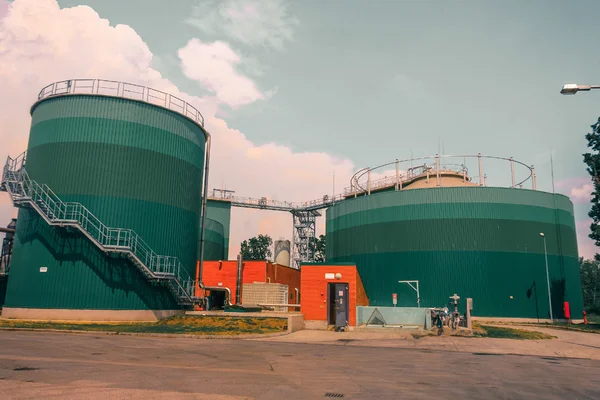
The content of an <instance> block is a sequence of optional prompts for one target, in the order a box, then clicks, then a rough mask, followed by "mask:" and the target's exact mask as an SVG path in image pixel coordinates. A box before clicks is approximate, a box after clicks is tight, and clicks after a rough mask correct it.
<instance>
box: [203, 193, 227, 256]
mask: <svg viewBox="0 0 600 400" xmlns="http://www.w3.org/2000/svg"><path fill="white" fill-rule="evenodd" d="M230 222H231V202H229V201H220V200H208V201H207V202H206V233H205V236H204V241H205V243H204V244H205V247H204V259H205V260H209V261H220V260H227V258H228V256H229V228H230ZM200 223H202V220H200ZM197 257H198V259H200V238H199V239H198V255H197Z"/></svg>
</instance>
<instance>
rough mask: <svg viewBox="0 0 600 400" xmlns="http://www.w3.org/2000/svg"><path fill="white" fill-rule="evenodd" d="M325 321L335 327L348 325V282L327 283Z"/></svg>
mask: <svg viewBox="0 0 600 400" xmlns="http://www.w3.org/2000/svg"><path fill="white" fill-rule="evenodd" d="M327 285H328V287H327V289H328V290H327V294H328V296H327V301H328V307H327V323H328V324H329V325H333V326H335V327H336V328H341V327H345V326H348V309H349V306H348V302H349V299H348V284H347V283H328V284H327Z"/></svg>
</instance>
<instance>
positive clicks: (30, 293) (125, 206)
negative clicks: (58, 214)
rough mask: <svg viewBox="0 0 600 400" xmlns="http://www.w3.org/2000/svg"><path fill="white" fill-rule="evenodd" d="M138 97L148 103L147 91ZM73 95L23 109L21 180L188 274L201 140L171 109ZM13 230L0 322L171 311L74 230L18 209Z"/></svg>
mask: <svg viewBox="0 0 600 400" xmlns="http://www.w3.org/2000/svg"><path fill="white" fill-rule="evenodd" d="M121 85H122V84H120V85H119V88H123V86H121ZM121 90H123V89H121ZM143 90H144V92H143V94H144V95H146V99H150V97H149V96H148V90H151V89H146V88H144V89H143ZM67 91H68V90H67ZM73 92H74V91H71V93H67V94H64V95H61V94H53V95H51V96H48V97H45V98H42V99H41V100H39V101H38V102H37V103H35V104H34V105H33V107H32V108H31V116H32V122H31V131H30V138H29V145H28V149H27V162H26V169H27V172H28V173H29V176H30V177H31V179H33V180H35V181H37V182H38V183H40V184H45V185H48V187H49V188H50V189H51V190H52V191H54V193H56V195H57V196H58V197H60V199H61V200H63V201H65V202H78V203H81V204H82V205H83V206H85V207H86V208H87V209H88V210H90V211H91V213H93V214H94V215H95V216H96V217H98V219H99V220H100V221H102V222H103V223H104V224H105V225H107V226H109V227H119V228H127V229H131V230H133V231H135V232H136V233H137V234H138V235H139V236H140V237H141V238H142V239H143V240H144V241H145V242H146V243H147V245H148V246H149V247H150V248H151V249H152V250H154V252H155V253H156V254H159V255H168V256H173V257H177V258H178V259H179V260H180V261H181V263H182V265H183V267H184V268H185V269H186V270H187V272H188V273H189V274H190V275H191V276H192V277H194V276H195V264H196V252H197V238H198V236H199V227H198V220H199V217H200V210H201V205H202V195H201V192H202V185H203V175H204V174H203V168H204V156H205V142H206V137H207V133H206V132H205V130H204V129H203V128H202V127H201V125H200V124H199V123H197V121H194V120H193V119H192V118H188V117H186V116H184V115H182V113H180V112H174V111H172V110H170V109H168V108H166V107H161V106H157V105H153V104H150V103H148V102H146V101H137V100H133V99H128V98H123V97H124V94H125V92H124V91H121V92H117V95H115V96H107V95H95V94H94V95H92V94H88V95H84V94H73ZM156 93H162V92H156ZM165 96H167V95H166V94H165ZM165 98H166V97H165ZM176 100H178V101H181V100H179V99H176V98H169V101H170V102H175V101H176ZM172 104H173V103H170V105H172ZM183 104H184V105H185V107H187V104H185V103H183ZM170 108H171V109H174V107H172V106H171V107H170ZM17 226H18V228H17V232H16V239H15V245H14V251H13V259H12V263H11V273H10V279H9V285H8V289H7V295H6V302H5V309H4V314H5V315H10V316H15V317H25V318H26V317H30V316H37V317H39V316H43V315H47V316H49V317H54V316H63V317H66V318H71V317H73V318H79V317H80V316H81V315H83V316H84V318H89V319H149V318H148V317H149V316H161V315H168V314H170V313H172V312H176V310H178V309H180V308H181V306H180V305H179V304H178V301H177V300H176V298H175V296H174V295H173V294H172V293H171V292H170V290H169V289H168V288H167V287H165V286H164V285H160V284H156V283H155V282H150V281H149V280H148V279H147V278H146V277H145V276H144V275H143V274H142V273H141V272H140V270H139V269H138V268H136V267H135V266H134V265H133V264H132V263H131V262H130V261H129V260H128V259H126V258H124V257H119V256H115V255H114V254H113V255H111V254H107V253H105V252H103V251H101V250H100V249H99V248H98V247H96V246H95V245H94V244H93V243H92V242H91V241H90V240H88V239H87V238H86V237H85V236H83V235H82V234H81V233H80V232H79V231H78V230H76V229H68V228H67V229H65V228H61V227H55V226H50V225H48V224H47V223H46V222H45V221H44V220H43V219H42V218H41V217H40V215H38V213H37V212H36V211H34V210H33V209H31V208H21V209H20V211H19V216H18V225H17ZM81 310H95V312H87V311H86V312H82V311H81ZM114 311H120V312H118V313H115V312H114Z"/></svg>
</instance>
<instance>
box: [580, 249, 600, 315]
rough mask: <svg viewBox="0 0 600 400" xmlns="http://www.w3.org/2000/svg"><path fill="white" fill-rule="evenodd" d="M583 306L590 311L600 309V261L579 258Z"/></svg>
mask: <svg viewBox="0 0 600 400" xmlns="http://www.w3.org/2000/svg"><path fill="white" fill-rule="evenodd" d="M579 272H580V274H581V290H582V292H583V307H584V308H585V309H586V310H587V311H588V312H595V313H597V312H598V311H600V263H598V261H596V260H584V259H583V257H580V258H579Z"/></svg>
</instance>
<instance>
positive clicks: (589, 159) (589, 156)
mask: <svg viewBox="0 0 600 400" xmlns="http://www.w3.org/2000/svg"><path fill="white" fill-rule="evenodd" d="M591 128H592V132H591V133H588V134H586V135H585V138H586V139H587V141H588V147H589V148H590V149H591V152H589V153H585V154H583V162H584V163H585V165H586V166H587V172H588V173H589V174H590V176H591V177H592V183H593V184H594V192H593V193H592V200H591V202H592V209H591V210H590V211H589V213H588V215H589V216H590V218H592V224H591V225H590V230H591V233H590V234H589V237H590V238H591V239H593V240H594V242H596V246H600V204H599V202H600V177H598V172H599V171H600V118H598V121H597V122H596V123H595V124H594V125H592V126H591ZM594 258H595V259H596V261H600V255H599V254H597V253H596V255H595V257H594Z"/></svg>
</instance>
